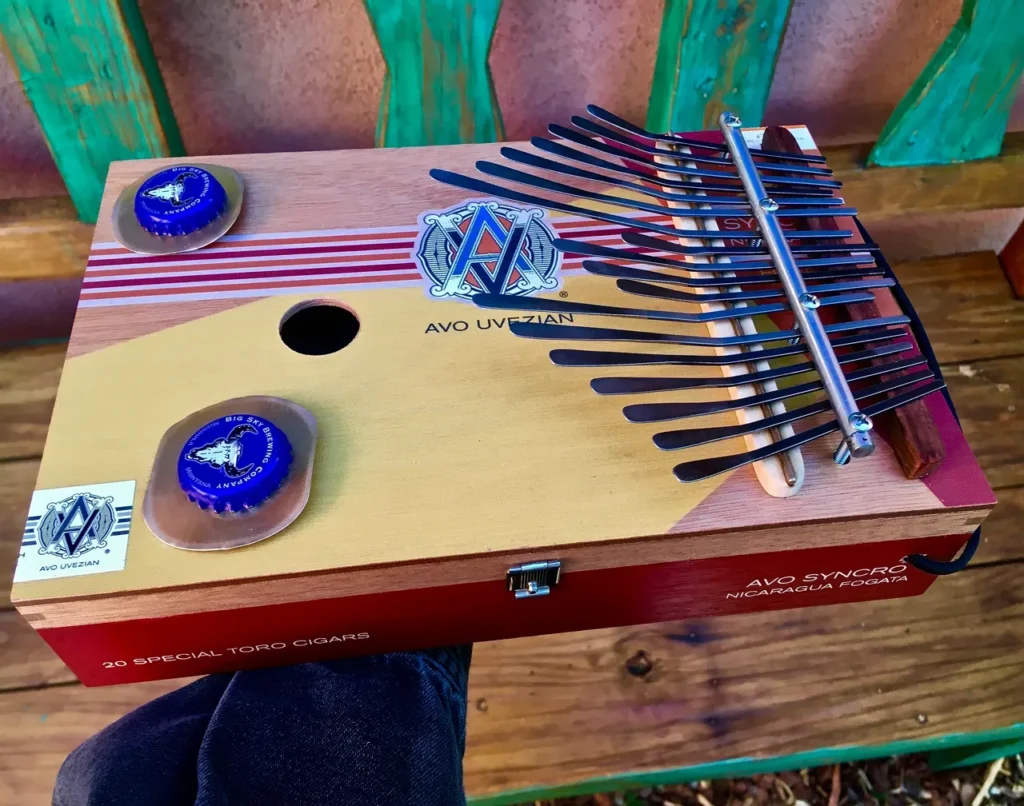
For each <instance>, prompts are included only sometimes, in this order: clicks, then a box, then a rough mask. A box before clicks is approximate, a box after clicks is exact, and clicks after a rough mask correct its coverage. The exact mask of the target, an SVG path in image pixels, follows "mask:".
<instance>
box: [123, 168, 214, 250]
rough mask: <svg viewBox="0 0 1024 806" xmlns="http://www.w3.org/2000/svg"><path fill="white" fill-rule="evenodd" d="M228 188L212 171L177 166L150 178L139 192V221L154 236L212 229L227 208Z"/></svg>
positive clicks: (137, 206) (137, 208) (186, 233)
mask: <svg viewBox="0 0 1024 806" xmlns="http://www.w3.org/2000/svg"><path fill="white" fill-rule="evenodd" d="M227 206H228V196H227V193H226V191H225V190H224V186H223V185H222V184H221V183H220V182H219V181H218V180H217V178H216V177H215V176H214V175H213V174H212V173H210V172H209V171H207V170H205V169H203V168H198V167H196V166H194V165H175V166H174V167H172V168H166V169H164V170H162V171H159V172H158V173H156V174H154V175H153V176H151V177H149V179H147V180H146V181H145V182H143V183H142V185H140V186H139V189H138V190H137V191H136V193H135V205H134V207H135V218H136V219H137V220H138V222H139V226H141V227H142V228H143V229H144V230H146V232H149V233H152V234H153V235H169V236H172V237H173V236H181V235H190V234H192V233H193V232H198V231H199V230H201V229H203V228H205V227H208V226H209V225H210V224H212V223H213V222H214V221H216V220H217V219H218V218H219V217H220V216H221V215H222V214H223V213H224V211H225V210H226V209H227Z"/></svg>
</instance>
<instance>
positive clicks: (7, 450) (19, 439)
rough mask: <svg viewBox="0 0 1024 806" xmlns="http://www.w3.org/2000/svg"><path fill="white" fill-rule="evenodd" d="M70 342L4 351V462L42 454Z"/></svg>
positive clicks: (0, 408) (0, 409)
mask: <svg viewBox="0 0 1024 806" xmlns="http://www.w3.org/2000/svg"><path fill="white" fill-rule="evenodd" d="M66 351H67V345H66V344H43V345H38V346H34V347H18V348H15V349H13V350H0V461H4V460H7V459H20V458H26V457H35V456H40V455H42V452H43V443H44V442H45V441H46V431H47V429H48V428H49V425H50V414H51V413H52V412H53V401H54V398H55V397H56V394H57V384H58V383H59V382H60V373H61V369H62V368H63V366H64V353H65V352H66Z"/></svg>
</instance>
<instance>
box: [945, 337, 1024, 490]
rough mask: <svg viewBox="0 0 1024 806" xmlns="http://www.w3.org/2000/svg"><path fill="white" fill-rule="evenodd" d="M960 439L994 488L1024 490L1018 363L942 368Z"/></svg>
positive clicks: (1022, 367) (1023, 393) (1022, 389)
mask: <svg viewBox="0 0 1024 806" xmlns="http://www.w3.org/2000/svg"><path fill="white" fill-rule="evenodd" d="M944 374H945V376H946V382H947V383H948V384H949V389H950V393H951V394H952V395H953V400H954V402H955V403H956V406H957V412H958V413H959V415H960V425H961V427H962V428H963V430H964V436H966V437H967V441H968V443H969V444H970V445H971V448H972V449H973V451H974V454H975V456H977V457H978V461H979V462H981V464H982V466H983V467H984V468H985V475H986V476H987V477H988V480H989V483H990V484H991V485H992V486H993V487H995V488H1000V487H1016V486H1019V485H1022V484H1024V361H1022V360H1021V358H1020V357H1013V358H990V359H985V360H982V361H973V362H971V363H970V364H961V365H957V366H947V367H946V368H945V369H944Z"/></svg>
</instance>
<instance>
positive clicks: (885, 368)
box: [622, 355, 934, 423]
mask: <svg viewBox="0 0 1024 806" xmlns="http://www.w3.org/2000/svg"><path fill="white" fill-rule="evenodd" d="M927 363H928V359H927V358H925V357H924V356H923V355H916V356H914V357H913V358H903V359H900V360H899V361H888V362H886V363H884V364H873V365H871V366H869V367H864V368H863V369H858V370H854V371H853V372H851V373H850V374H849V375H847V376H846V380H847V381H861V380H864V379H865V378H877V377H878V376H879V375H885V374H887V373H890V372H900V371H902V370H905V369H910V368H912V367H919V366H921V365H922V364H927ZM933 377H934V376H933V375H932V373H931V370H928V371H927V372H925V373H923V374H922V376H921V377H920V378H919V380H928V379H930V378H933ZM823 388H824V384H822V382H821V380H820V379H818V380H816V381H808V382H807V383H799V384H796V385H795V386H787V387H784V388H782V389H774V390H772V391H771V392H763V393H761V394H759V395H750V396H748V397H740V398H730V399H729V400H712V401H700V402H688V403H635V404H633V405H631V406H626V407H625V408H624V409H623V410H622V413H623V414H624V415H625V416H626V419H627V420H629V421H630V422H631V423H660V422H664V421H665V420H684V419H686V418H687V417H702V416H704V415H706V414H720V413H722V412H724V411H735V410H736V409H746V408H749V407H751V406H763V405H764V404H765V403H774V402H775V401H777V400H786V399H788V398H791V397H799V396H800V395H806V394H808V393H810V392H819V391H821V390H822V389H823Z"/></svg>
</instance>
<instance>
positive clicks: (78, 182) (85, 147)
mask: <svg viewBox="0 0 1024 806" xmlns="http://www.w3.org/2000/svg"><path fill="white" fill-rule="evenodd" d="M0 35H2V36H3V39H4V40H5V44H6V48H7V51H8V54H9V57H10V61H11V64H12V66H13V67H14V69H15V71H16V72H17V74H18V76H19V78H20V80H21V83H22V86H23V87H24V89H25V94H26V95H27V96H28V99H29V101H30V103H31V104H32V106H33V108H34V109H35V113H36V116H37V117H38V118H39V124H40V126H41V127H42V130H43V134H44V135H45V136H46V140H47V143H48V145H49V147H50V151H51V152H52V153H53V158H54V160H55V162H56V163H57V168H58V169H59V170H60V173H61V176H63V177H64V182H65V184H66V185H67V188H68V192H69V193H70V194H71V198H72V199H73V201H74V203H75V207H76V208H77V210H78V213H79V215H80V216H81V218H82V219H83V220H84V221H87V222H90V223H92V222H95V220H96V214H97V212H98V210H99V206H100V196H101V195H102V192H103V183H104V182H105V180H106V177H107V168H108V166H109V165H110V163H111V161H113V160H124V159H139V158H144V157H167V156H175V155H181V154H184V148H183V146H182V142H181V135H180V134H179V132H178V126H177V123H176V122H175V120H174V114H173V112H172V111H171V105H170V102H169V100H168V98H167V92H166V90H165V88H164V84H163V80H162V78H161V77H160V71H159V69H158V67H157V64H156V59H155V58H154V56H153V51H152V48H151V46H150V43H149V37H148V36H147V35H146V29H145V25H144V24H143V21H142V17H141V15H140V14H139V10H138V7H137V6H136V4H135V0H60V1H59V2H57V1H56V0H0Z"/></svg>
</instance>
